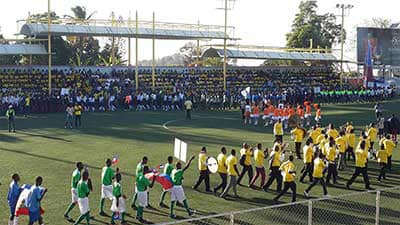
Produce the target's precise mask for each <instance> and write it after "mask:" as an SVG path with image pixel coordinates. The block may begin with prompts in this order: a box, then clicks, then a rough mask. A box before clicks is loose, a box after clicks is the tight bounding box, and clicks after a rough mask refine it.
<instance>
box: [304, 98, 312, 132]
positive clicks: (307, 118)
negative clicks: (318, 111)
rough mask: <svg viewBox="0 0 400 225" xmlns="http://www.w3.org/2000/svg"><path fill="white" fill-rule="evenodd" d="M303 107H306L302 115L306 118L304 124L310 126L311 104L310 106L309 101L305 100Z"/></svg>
mask: <svg viewBox="0 0 400 225" xmlns="http://www.w3.org/2000/svg"><path fill="white" fill-rule="evenodd" d="M305 107H306V113H305V115H304V118H305V120H306V126H310V125H311V106H310V103H309V102H306V104H305Z"/></svg>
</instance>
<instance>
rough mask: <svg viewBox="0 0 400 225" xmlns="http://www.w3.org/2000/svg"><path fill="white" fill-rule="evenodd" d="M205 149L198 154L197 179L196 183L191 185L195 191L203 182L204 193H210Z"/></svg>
mask: <svg viewBox="0 0 400 225" xmlns="http://www.w3.org/2000/svg"><path fill="white" fill-rule="evenodd" d="M207 159H208V156H207V149H206V147H203V148H202V149H201V151H200V153H199V172H200V175H199V178H198V179H197V181H196V183H195V184H194V185H193V187H192V188H193V189H194V190H197V188H198V187H199V186H200V184H201V183H202V182H203V181H204V184H205V188H206V192H207V193H211V190H210V171H208V168H207Z"/></svg>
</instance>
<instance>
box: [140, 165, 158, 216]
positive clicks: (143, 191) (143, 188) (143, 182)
mask: <svg viewBox="0 0 400 225" xmlns="http://www.w3.org/2000/svg"><path fill="white" fill-rule="evenodd" d="M149 171H150V169H149V167H148V166H144V167H143V173H140V174H139V175H138V176H137V177H136V189H137V192H136V194H137V201H138V203H139V207H138V208H137V214H136V219H137V220H138V221H139V222H141V223H144V222H146V221H145V220H144V219H143V211H144V207H147V206H148V202H149V199H148V192H147V188H152V187H153V185H154V182H155V181H156V176H157V175H155V176H154V177H153V180H152V181H151V183H150V181H149V179H147V178H146V176H145V174H146V173H148V172H149Z"/></svg>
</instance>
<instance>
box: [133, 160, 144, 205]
mask: <svg viewBox="0 0 400 225" xmlns="http://www.w3.org/2000/svg"><path fill="white" fill-rule="evenodd" d="M147 162H148V158H147V156H143V158H142V161H140V162H139V163H138V164H137V166H136V173H135V177H138V176H139V174H142V173H143V167H144V166H146V165H147ZM136 201H137V186H135V195H134V196H133V201H132V204H131V208H132V209H135V210H136V209H137V207H136Z"/></svg>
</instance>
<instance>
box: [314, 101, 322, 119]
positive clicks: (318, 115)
mask: <svg viewBox="0 0 400 225" xmlns="http://www.w3.org/2000/svg"><path fill="white" fill-rule="evenodd" d="M316 110H317V112H316V114H315V121H316V122H317V123H320V122H321V119H322V113H321V107H320V106H319V105H316Z"/></svg>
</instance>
